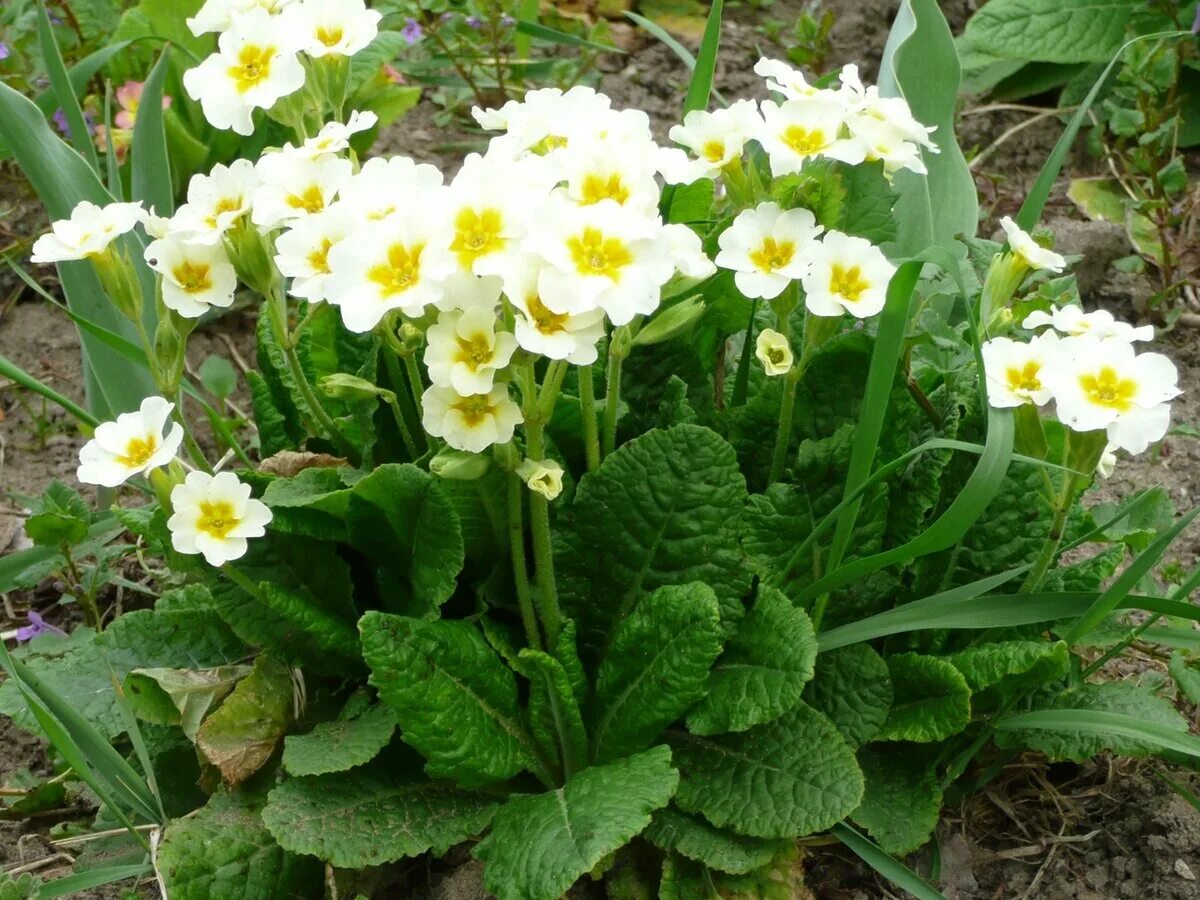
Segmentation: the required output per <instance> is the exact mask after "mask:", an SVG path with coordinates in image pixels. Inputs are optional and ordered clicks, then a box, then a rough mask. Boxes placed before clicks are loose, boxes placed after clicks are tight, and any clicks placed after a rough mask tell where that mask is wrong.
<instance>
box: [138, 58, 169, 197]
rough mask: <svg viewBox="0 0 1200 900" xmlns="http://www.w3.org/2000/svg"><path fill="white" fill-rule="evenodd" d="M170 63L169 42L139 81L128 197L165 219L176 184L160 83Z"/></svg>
mask: <svg viewBox="0 0 1200 900" xmlns="http://www.w3.org/2000/svg"><path fill="white" fill-rule="evenodd" d="M170 65H171V45H170V44H167V45H166V46H165V47H164V48H163V52H162V55H161V56H160V57H159V58H158V62H156V63H155V64H154V68H153V69H151V70H150V74H149V75H148V76H146V80H145V82H144V83H143V84H142V96H141V98H140V99H139V100H138V113H137V118H136V119H135V120H134V123H133V144H132V146H131V147H130V167H131V168H130V188H131V197H130V199H132V200H140V201H142V203H143V204H145V207H146V209H152V210H154V212H155V213H156V214H157V215H160V216H163V217H166V218H169V217H170V216H172V215H174V214H175V187H174V184H173V182H172V181H171V157H170V154H168V153H167V133H166V130H165V125H164V123H163V118H164V117H163V108H162V98H163V84H164V82H165V81H166V77H167V71H168V70H169V68H170Z"/></svg>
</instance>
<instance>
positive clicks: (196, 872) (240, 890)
mask: <svg viewBox="0 0 1200 900" xmlns="http://www.w3.org/2000/svg"><path fill="white" fill-rule="evenodd" d="M156 862H157V869H158V873H159V875H160V876H161V877H162V881H163V885H164V887H165V888H166V890H167V893H168V894H169V896H170V897H171V900H218V898H220V900H280V898H285V897H289V898H290V897H295V898H300V897H319V896H321V893H322V887H321V884H322V878H323V874H324V873H323V871H322V870H323V867H322V866H321V863H320V862H318V861H317V860H316V859H314V858H313V857H311V856H299V855H297V854H294V853H288V852H287V851H285V850H284V849H283V848H282V847H280V846H279V845H278V844H277V843H275V840H274V838H272V837H271V835H270V833H269V832H268V831H267V829H266V827H265V826H264V825H263V823H262V819H261V818H260V816H259V809H258V805H257V804H254V803H252V801H251V800H250V798H249V797H247V796H246V794H245V793H244V792H240V791H239V792H235V793H221V794H216V795H215V796H213V797H212V798H211V799H210V800H209V801H208V804H207V805H206V806H204V807H203V808H201V809H200V810H199V811H197V812H196V813H195V814H194V815H191V816H187V817H186V818H182V819H176V820H175V821H173V822H171V823H170V824H168V825H167V827H166V829H165V830H164V832H163V839H162V843H161V844H160V845H159V847H158V855H157V858H156Z"/></svg>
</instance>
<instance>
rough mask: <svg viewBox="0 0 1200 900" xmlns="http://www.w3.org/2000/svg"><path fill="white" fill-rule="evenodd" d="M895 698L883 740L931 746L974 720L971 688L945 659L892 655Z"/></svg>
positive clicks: (881, 735) (880, 736)
mask: <svg viewBox="0 0 1200 900" xmlns="http://www.w3.org/2000/svg"><path fill="white" fill-rule="evenodd" d="M887 663H888V671H889V672H890V673H891V676H892V689H893V690H894V692H895V698H894V699H893V701H892V707H891V709H890V710H889V712H888V718H887V722H886V723H884V726H883V728H881V729H880V730H879V733H878V734H876V736H875V738H876V740H880V741H918V742H921V743H930V742H932V741H941V740H945V739H946V738H948V737H950V736H951V735H955V734H958V732H960V731H962V730H963V729H964V728H966V727H967V723H968V722H970V721H971V689H970V688H969V687H967V682H966V679H964V678H963V676H962V675H961V674H960V673H959V671H958V669H956V668H954V666H953V665H951V664H950V663H949V662H947V661H946V660H944V659H938V658H937V657H934V656H921V655H920V654H917V653H899V654H896V655H895V656H889V657H888V660H887Z"/></svg>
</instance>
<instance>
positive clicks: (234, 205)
mask: <svg viewBox="0 0 1200 900" xmlns="http://www.w3.org/2000/svg"><path fill="white" fill-rule="evenodd" d="M241 208H242V198H241V197H222V198H221V200H220V201H218V203H217V205H216V206H214V207H213V210H212V215H211V216H209V217H208V218H207V219H206V220H205V222H206V223H207V224H208V227H209V228H216V227H217V226H218V225H220V224H221V223H220V221H219V219H220V217H221V216H223V215H225V214H226V213H231V212H237V211H238V210H240V209H241Z"/></svg>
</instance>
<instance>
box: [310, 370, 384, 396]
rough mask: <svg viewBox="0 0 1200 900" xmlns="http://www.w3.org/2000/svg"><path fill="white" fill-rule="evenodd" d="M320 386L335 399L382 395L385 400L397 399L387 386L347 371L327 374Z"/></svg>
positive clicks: (327, 394)
mask: <svg viewBox="0 0 1200 900" xmlns="http://www.w3.org/2000/svg"><path fill="white" fill-rule="evenodd" d="M319 386H320V388H321V391H322V392H323V393H324V394H325V395H326V396H328V397H332V398H333V399H334V400H350V401H355V400H370V399H373V398H375V397H380V398H382V399H383V400H384V401H385V402H387V403H391V402H392V400H393V399H395V394H393V393H392V392H391V391H389V390H387V389H386V388H381V387H379V386H378V385H376V384H372V383H371V382H369V381H367V380H366V379H365V378H359V377H358V376H357V375H350V374H348V373H346V372H335V373H334V374H332V375H326V376H325V377H324V378H322V379H321V380H320V382H319Z"/></svg>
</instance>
